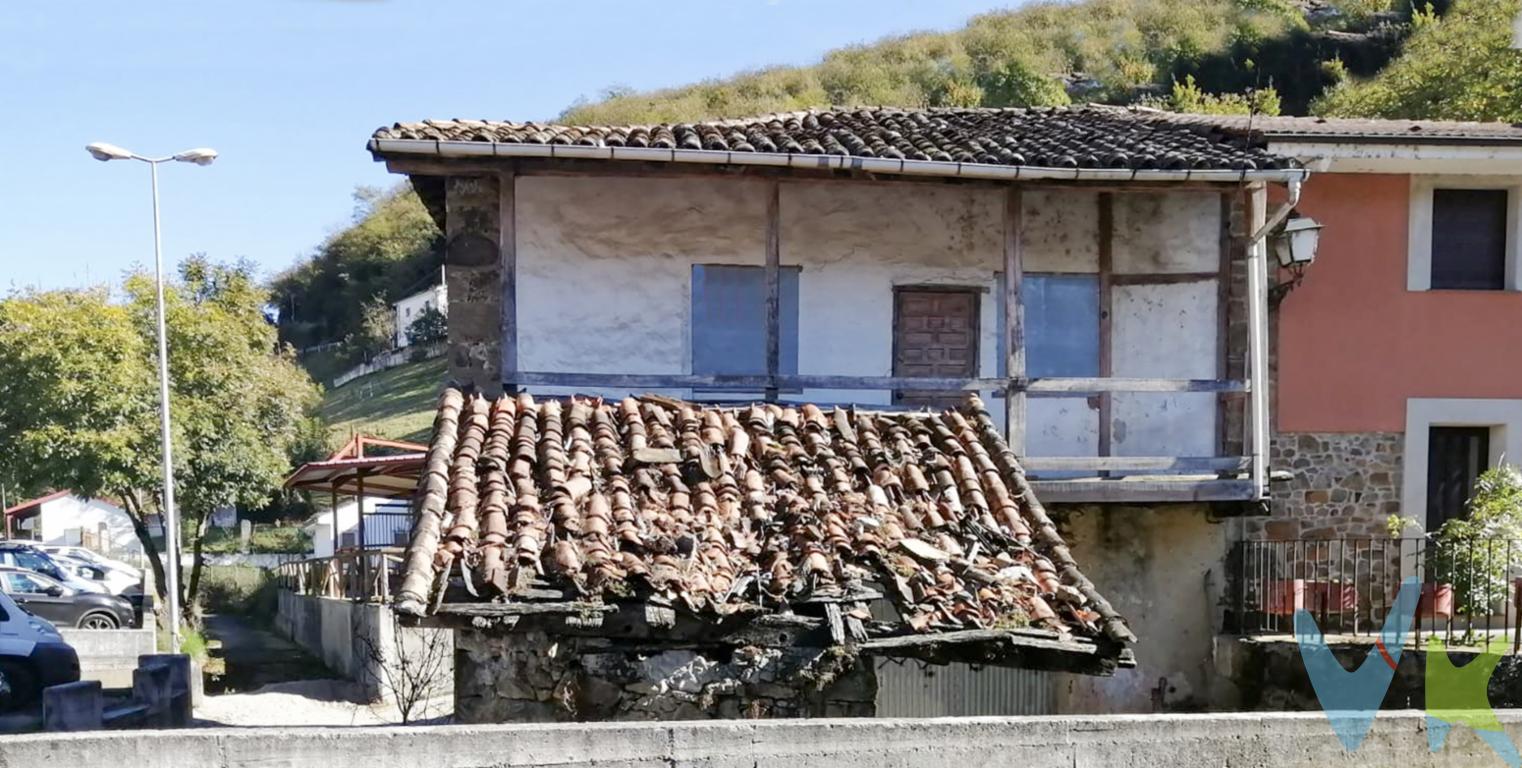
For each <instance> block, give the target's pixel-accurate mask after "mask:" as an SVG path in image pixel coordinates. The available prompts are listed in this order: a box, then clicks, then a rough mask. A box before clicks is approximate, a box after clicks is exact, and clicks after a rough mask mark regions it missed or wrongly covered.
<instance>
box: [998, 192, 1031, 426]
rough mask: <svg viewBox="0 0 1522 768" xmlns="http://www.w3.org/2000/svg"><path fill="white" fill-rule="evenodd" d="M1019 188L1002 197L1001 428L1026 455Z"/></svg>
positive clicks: (1022, 265)
mask: <svg viewBox="0 0 1522 768" xmlns="http://www.w3.org/2000/svg"><path fill="white" fill-rule="evenodd" d="M1023 219H1024V212H1023V210H1022V208H1021V197H1020V188H1019V187H1017V186H1011V187H1010V188H1009V191H1008V192H1006V193H1005V199H1004V316H1003V317H1002V318H1000V319H999V320H1000V322H1001V323H1003V325H1004V375H1005V376H1008V377H1009V383H1008V384H1006V385H1005V389H1004V432H1005V436H1006V437H1007V438H1008V439H1009V447H1010V449H1011V450H1013V451H1014V452H1015V455H1016V456H1024V455H1025V387H1024V386H1023V384H1017V383H1016V382H1024V380H1025V302H1024V299H1022V298H1021V287H1022V284H1023V283H1024V282H1025V253H1024V250H1025V245H1024V243H1022V242H1021V234H1022V232H1023V229H1024V220H1023Z"/></svg>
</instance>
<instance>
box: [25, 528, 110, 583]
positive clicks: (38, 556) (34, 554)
mask: <svg viewBox="0 0 1522 768" xmlns="http://www.w3.org/2000/svg"><path fill="white" fill-rule="evenodd" d="M0 565H6V566H10V567H12V568H23V569H26V570H28V571H36V572H37V573H40V574H42V575H44V576H47V577H48V578H50V579H52V580H54V581H57V582H59V583H61V584H63V585H64V586H66V587H68V588H69V589H72V590H74V591H76V592H98V593H100V594H109V593H110V590H108V589H106V586H105V585H104V584H101V583H99V582H93V581H90V580H88V579H82V578H80V577H78V576H76V575H74V574H73V573H70V572H69V571H68V570H66V569H64V567H63V566H62V565H60V564H59V563H58V561H57V560H54V559H53V557H52V556H51V555H49V554H48V553H46V552H43V551H42V550H40V549H37V548H36V547H33V546H30V545H27V544H17V543H16V542H10V541H8V542H5V543H3V544H0Z"/></svg>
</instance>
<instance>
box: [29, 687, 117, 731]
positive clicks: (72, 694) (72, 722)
mask: <svg viewBox="0 0 1522 768" xmlns="http://www.w3.org/2000/svg"><path fill="white" fill-rule="evenodd" d="M104 712H105V698H104V697H103V696H101V692H100V683H99V682H98V681H95V680H86V681H81V682H78V683H67V684H65V685H55V686H52V687H50V688H45V689H43V691H42V730H44V731H98V730H100V728H101V722H102V719H103V715H104Z"/></svg>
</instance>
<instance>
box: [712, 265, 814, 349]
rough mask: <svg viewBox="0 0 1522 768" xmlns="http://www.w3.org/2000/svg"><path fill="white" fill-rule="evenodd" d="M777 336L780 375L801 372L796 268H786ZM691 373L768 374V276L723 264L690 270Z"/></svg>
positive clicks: (761, 270) (759, 269)
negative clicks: (799, 366) (799, 369)
mask: <svg viewBox="0 0 1522 768" xmlns="http://www.w3.org/2000/svg"><path fill="white" fill-rule="evenodd" d="M779 277H780V279H781V286H780V288H781V294H782V295H781V299H782V304H781V306H780V307H779V311H780V317H779V318H778V324H777V331H778V334H779V342H780V345H779V346H780V350H779V351H780V353H781V354H780V359H779V360H778V363H779V371H778V372H779V373H785V374H795V373H797V372H798V277H799V269H798V268H797V267H783V268H782V270H781V272H780V273H779ZM692 372H693V373H695V374H731V375H741V374H761V373H766V270H765V269H764V268H762V267H738V266H730V265H723V264H694V265H693V267H692Z"/></svg>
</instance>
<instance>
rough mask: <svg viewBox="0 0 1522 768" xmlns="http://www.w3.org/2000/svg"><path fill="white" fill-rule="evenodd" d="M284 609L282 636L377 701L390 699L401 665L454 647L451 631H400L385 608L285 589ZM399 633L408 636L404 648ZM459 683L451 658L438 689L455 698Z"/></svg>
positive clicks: (279, 617) (279, 625)
mask: <svg viewBox="0 0 1522 768" xmlns="http://www.w3.org/2000/svg"><path fill="white" fill-rule="evenodd" d="M278 603H279V606H278V610H277V613H276V615H275V627H276V629H278V630H279V631H280V632H281V634H284V635H285V636H286V637H289V638H291V640H293V641H295V642H296V643H297V644H299V645H300V646H301V647H303V648H305V649H307V651H308V652H309V653H311V654H312V655H313V656H316V657H318V658H320V659H322V661H323V663H324V664H326V665H327V666H328V668H329V669H331V670H333V671H334V672H337V673H338V674H340V675H343V676H344V677H346V678H348V679H350V680H353V681H355V682H357V683H360V684H362V685H364V686H365V687H366V691H367V693H368V694H369V695H370V696H372V697H374V698H381V697H383V696H386V695H388V691H387V686H388V685H389V682H388V681H390V680H392V679H393V676H394V675H395V674H396V669H397V665H400V664H404V663H408V660H410V659H417V658H420V657H421V656H420V654H422V653H423V650H424V647H425V646H426V645H428V644H430V643H433V642H441V643H445V644H448V645H449V647H453V640H452V639H451V638H449V637H448V636H447V634H448V633H447V632H446V631H445V630H437V629H432V630H430V629H408V628H401V627H398V626H397V625H396V622H395V621H394V620H393V618H392V614H391V609H390V608H387V607H386V606H383V605H374V604H361V603H355V602H351V601H348V600H336V599H333V598H327V597H308V596H306V595H298V594H296V593H294V592H291V591H289V590H284V589H282V590H280V591H279V592H278ZM397 631H400V632H401V633H402V638H401V645H400V647H399V646H398V644H397V641H396V636H395V634H394V633H395V632H397ZM377 653H378V654H379V656H377V655H376V654H377ZM386 666H389V667H391V670H389V671H388V670H387V669H385V668H383V667H386ZM453 677H454V659H453V655H452V653H448V652H446V653H445V655H444V661H443V663H442V664H441V665H440V667H439V669H438V670H437V675H436V678H435V684H434V688H435V689H436V690H437V692H438V693H439V695H444V694H447V693H448V692H449V690H450V687H451V683H452V680H453Z"/></svg>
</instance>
